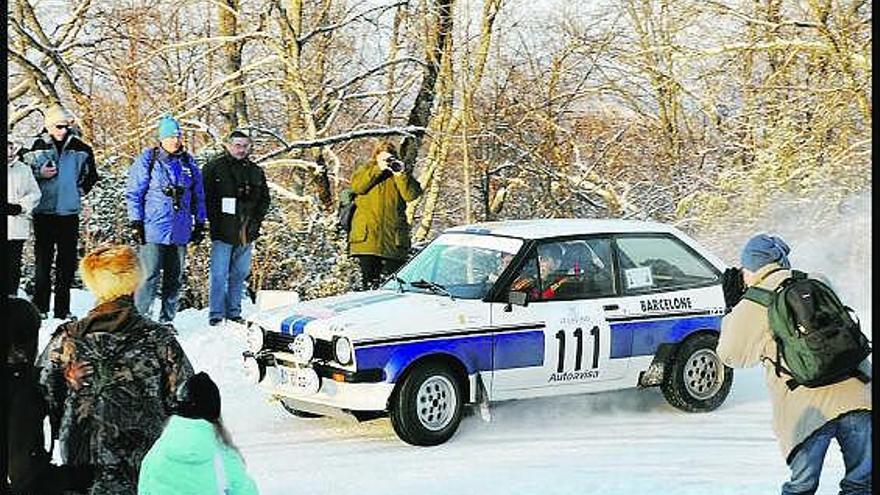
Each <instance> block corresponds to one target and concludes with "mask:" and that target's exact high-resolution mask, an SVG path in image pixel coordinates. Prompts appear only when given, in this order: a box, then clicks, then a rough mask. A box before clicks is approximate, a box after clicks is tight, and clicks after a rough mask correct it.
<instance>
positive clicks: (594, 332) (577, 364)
mask: <svg viewBox="0 0 880 495" xmlns="http://www.w3.org/2000/svg"><path fill="white" fill-rule="evenodd" d="M573 335H574V338H575V339H576V340H577V352H575V358H574V370H575V371H580V370H581V365H582V364H583V363H582V361H583V359H584V330H583V329H582V328H580V327H578V328H575V330H574V333H573ZM590 336H592V337H593V362H592V365H593V366H592V368H593V369H596V368H598V367H599V327H596V326H594V327H593V328H591V329H590ZM556 340H558V341H559V364H558V365H557V366H556V372H557V373H562V372H563V371H565V330H560V331H558V332H556Z"/></svg>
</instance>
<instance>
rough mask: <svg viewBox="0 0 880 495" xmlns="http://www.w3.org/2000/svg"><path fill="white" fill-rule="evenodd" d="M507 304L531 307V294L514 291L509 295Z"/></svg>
mask: <svg viewBox="0 0 880 495" xmlns="http://www.w3.org/2000/svg"><path fill="white" fill-rule="evenodd" d="M507 304H508V305H513V304H515V305H517V306H523V307H526V306H528V305H529V294H528V293H527V292H523V291H518V290H512V291H510V292H508V293H507Z"/></svg>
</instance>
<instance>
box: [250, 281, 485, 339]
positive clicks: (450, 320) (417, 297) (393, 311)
mask: <svg viewBox="0 0 880 495" xmlns="http://www.w3.org/2000/svg"><path fill="white" fill-rule="evenodd" d="M488 318H489V310H488V308H487V304H486V303H484V302H482V301H480V300H473V299H455V300H452V299H450V298H449V297H446V296H441V295H435V294H424V293H414V292H404V293H401V292H397V291H393V290H375V291H366V292H351V293H348V294H343V295H340V296H334V297H326V298H321V299H314V300H311V301H306V302H301V303H296V304H291V305H286V306H281V307H278V308H275V309H272V310H269V311H265V312H262V313H259V314H258V315H256V316H255V317H254V318H251V319H252V320H253V321H254V322H256V323H258V324H260V325H261V326H262V327H263V328H265V329H266V330H269V331H273V332H281V333H283V334H288V335H297V334H300V333H303V332H305V333H307V334H309V335H311V336H313V337H315V338H318V339H326V340H330V339H331V338H332V337H333V336H336V335H345V336H347V337H349V338H350V339H352V341H354V342H358V341H366V340H371V339H375V338H382V337H388V336H400V335H409V334H415V333H426V332H432V331H436V330H445V329H455V328H465V327H473V326H482V325H486V324H488Z"/></svg>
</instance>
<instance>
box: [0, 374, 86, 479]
mask: <svg viewBox="0 0 880 495" xmlns="http://www.w3.org/2000/svg"><path fill="white" fill-rule="evenodd" d="M6 376H7V378H8V380H7V382H6V390H5V391H4V397H3V400H2V402H3V407H8V411H9V418H8V419H9V428H8V429H7V432H8V436H7V445H8V448H9V480H10V482H11V491H12V493H13V494H33V493H40V494H45V495H51V494H56V493H58V494H60V493H62V492H63V491H64V490H73V489H74V488H75V487H78V488H79V489H80V490H83V491H84V490H85V489H86V488H87V487H88V481H89V479H90V478H91V476H90V468H88V467H79V466H78V467H73V466H56V465H54V464H52V463H51V461H52V459H51V457H50V456H49V453H48V452H46V450H45V440H44V438H43V419H44V418H45V417H46V413H47V410H46V403H45V400H44V398H43V394H42V391H41V389H40V386H39V383H38V379H39V372H38V370H37V369H36V368H34V367H33V365H31V364H27V365H25V366H19V367H15V368H9V369H7V370H6Z"/></svg>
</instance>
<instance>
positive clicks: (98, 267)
mask: <svg viewBox="0 0 880 495" xmlns="http://www.w3.org/2000/svg"><path fill="white" fill-rule="evenodd" d="M79 271H80V275H81V276H82V281H83V283H84V284H85V285H86V287H87V288H88V289H89V290H90V291H91V292H92V294H94V295H95V298H96V299H97V300H98V302H107V301H112V300H113V299H116V298H118V297H120V296H127V295H131V294H134V292H135V290H137V288H138V286H139V285H140V283H141V267H140V264H139V262H138V256H137V253H135V251H134V249H133V248H131V247H130V246H121V245H117V246H101V247H97V248H95V249H94V250H92V251H91V252H89V253H88V254H87V255H85V257H83V259H82V260H80V262H79Z"/></svg>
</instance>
